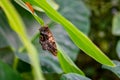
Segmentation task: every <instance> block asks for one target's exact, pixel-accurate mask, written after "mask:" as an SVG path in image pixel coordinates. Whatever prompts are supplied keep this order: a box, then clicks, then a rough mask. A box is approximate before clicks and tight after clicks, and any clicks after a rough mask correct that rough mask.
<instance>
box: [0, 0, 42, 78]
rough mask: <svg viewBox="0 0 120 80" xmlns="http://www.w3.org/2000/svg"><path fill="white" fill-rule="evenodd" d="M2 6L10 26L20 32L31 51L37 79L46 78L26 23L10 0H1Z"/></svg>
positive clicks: (0, 4) (29, 51)
mask: <svg viewBox="0 0 120 80" xmlns="http://www.w3.org/2000/svg"><path fill="white" fill-rule="evenodd" d="M0 6H1V7H2V9H3V10H4V12H5V14H6V16H7V18H8V21H9V24H10V27H11V28H12V29H13V30H14V31H15V32H16V33H17V34H18V36H19V37H20V39H21V41H22V43H23V44H24V46H25V47H26V49H27V51H28V53H29V58H30V60H31V63H32V67H33V72H34V78H35V80H40V79H41V80H44V78H43V75H42V73H41V68H40V67H39V61H38V57H37V51H36V49H35V47H34V46H33V45H32V44H31V43H30V40H29V39H28V37H27V34H26V30H25V27H24V24H23V22H22V21H21V19H20V16H19V14H18V13H17V12H16V10H15V8H14V7H13V6H12V4H11V3H10V2H9V1H8V0H2V1H0ZM31 56H32V57H31Z"/></svg>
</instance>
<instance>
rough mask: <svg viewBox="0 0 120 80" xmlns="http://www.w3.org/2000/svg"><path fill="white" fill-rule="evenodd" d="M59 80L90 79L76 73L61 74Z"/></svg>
mask: <svg viewBox="0 0 120 80" xmlns="http://www.w3.org/2000/svg"><path fill="white" fill-rule="evenodd" d="M60 80H91V79H89V78H87V77H85V76H82V75H79V74H76V73H68V74H63V75H62V76H61V78H60Z"/></svg>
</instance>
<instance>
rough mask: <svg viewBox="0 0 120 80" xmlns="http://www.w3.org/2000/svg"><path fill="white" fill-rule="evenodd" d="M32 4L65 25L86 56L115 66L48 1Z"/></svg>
mask: <svg viewBox="0 0 120 80" xmlns="http://www.w3.org/2000/svg"><path fill="white" fill-rule="evenodd" d="M29 2H30V1H29ZM30 3H31V4H34V5H36V6H39V7H41V8H42V9H43V10H44V11H45V12H46V14H47V15H48V16H49V17H50V18H51V19H53V20H54V21H56V22H58V23H60V24H61V25H63V27H64V28H65V30H66V31H67V32H68V35H69V36H70V38H71V39H72V40H73V42H74V43H75V44H76V45H77V46H78V47H79V48H80V49H82V50H83V51H84V52H86V54H88V55H89V56H91V57H92V58H94V59H95V60H96V61H98V62H100V63H102V64H105V65H109V66H115V65H114V64H113V62H112V61H111V60H110V59H109V58H108V57H107V56H105V54H104V53H103V52H102V51H101V50H100V49H99V48H97V47H96V46H95V45H94V44H93V43H92V42H91V40H90V39H89V38H88V37H87V36H85V35H84V34H83V33H82V32H81V31H79V30H78V29H77V28H76V27H75V26H74V25H73V24H72V23H70V22H69V21H68V20H66V19H65V18H64V17H62V16H61V15H60V14H59V13H58V12H56V11H55V10H54V9H53V8H51V6H50V5H49V4H48V3H46V1H39V2H38V1H37V0H36V1H31V2H30ZM53 13H54V14H53Z"/></svg>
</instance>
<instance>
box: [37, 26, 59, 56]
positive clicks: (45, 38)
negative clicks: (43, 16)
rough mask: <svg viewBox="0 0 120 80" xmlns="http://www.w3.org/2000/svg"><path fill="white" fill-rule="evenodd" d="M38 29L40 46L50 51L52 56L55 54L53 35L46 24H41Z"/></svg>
mask: <svg viewBox="0 0 120 80" xmlns="http://www.w3.org/2000/svg"><path fill="white" fill-rule="evenodd" d="M39 31H40V38H39V43H40V44H41V46H42V49H43V50H48V51H49V52H51V53H52V54H53V55H54V56H56V55H57V47H56V43H55V39H54V37H53V34H52V32H51V31H50V29H49V28H48V26H43V27H41V28H40V29H39Z"/></svg>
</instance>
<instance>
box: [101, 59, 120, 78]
mask: <svg viewBox="0 0 120 80" xmlns="http://www.w3.org/2000/svg"><path fill="white" fill-rule="evenodd" d="M113 62H114V63H115V64H116V67H110V66H105V65H102V68H103V69H108V70H110V71H112V72H113V73H114V74H116V75H117V76H118V77H119V78H120V61H117V60H113Z"/></svg>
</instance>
